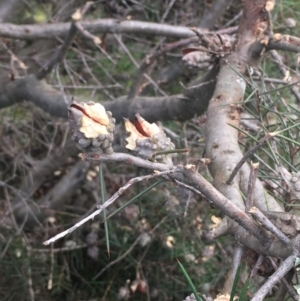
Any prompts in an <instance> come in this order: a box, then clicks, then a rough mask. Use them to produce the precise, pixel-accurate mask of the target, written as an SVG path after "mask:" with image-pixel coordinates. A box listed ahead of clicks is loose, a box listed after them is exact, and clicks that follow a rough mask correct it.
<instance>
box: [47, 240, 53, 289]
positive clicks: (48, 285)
mask: <svg viewBox="0 0 300 301" xmlns="http://www.w3.org/2000/svg"><path fill="white" fill-rule="evenodd" d="M53 272H54V252H53V244H51V246H50V271H49V277H48V284H47V290H49V291H50V290H52V288H53Z"/></svg>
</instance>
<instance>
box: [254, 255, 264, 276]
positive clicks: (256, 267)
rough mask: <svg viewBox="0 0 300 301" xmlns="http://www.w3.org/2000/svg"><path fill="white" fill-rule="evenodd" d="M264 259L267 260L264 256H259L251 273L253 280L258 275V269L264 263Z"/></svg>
mask: <svg viewBox="0 0 300 301" xmlns="http://www.w3.org/2000/svg"><path fill="white" fill-rule="evenodd" d="M264 259H265V256H264V255H262V254H260V255H259V256H258V259H257V260H256V263H255V265H254V267H253V269H252V271H251V273H250V278H253V277H254V276H255V275H256V274H257V272H258V269H259V267H260V265H261V264H262V263H263V261H264Z"/></svg>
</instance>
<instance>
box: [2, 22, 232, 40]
mask: <svg viewBox="0 0 300 301" xmlns="http://www.w3.org/2000/svg"><path fill="white" fill-rule="evenodd" d="M81 23H82V26H83V27H84V29H86V30H88V31H92V32H93V33H95V34H99V33H127V34H141V35H142V36H145V35H155V36H163V37H171V38H176V39H182V38H188V37H191V36H194V33H193V32H191V30H190V29H189V28H188V27H186V26H178V25H169V24H159V23H157V22H155V23H154V22H143V21H133V20H124V21H121V22H120V20H117V19H97V20H92V21H83V22H81ZM69 28H70V23H54V24H43V25H42V26H41V24H34V25H15V24H11V23H0V37H6V38H11V39H21V40H37V39H57V37H63V36H65V35H66V34H67V33H68V31H69ZM237 29H238V27H237V26H233V27H229V28H224V29H220V30H218V31H216V32H214V33H219V34H233V33H236V31H237Z"/></svg>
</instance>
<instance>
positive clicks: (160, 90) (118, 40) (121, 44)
mask: <svg viewBox="0 0 300 301" xmlns="http://www.w3.org/2000/svg"><path fill="white" fill-rule="evenodd" d="M114 37H115V39H116V40H117V42H118V43H119V44H120V46H121V47H122V48H123V50H124V51H125V53H126V54H127V55H128V57H129V58H130V60H131V62H132V63H133V64H134V65H135V67H136V68H138V69H139V68H140V65H139V64H138V62H137V61H136V60H135V58H134V57H133V56H132V55H131V53H130V51H129V49H128V48H127V47H126V45H125V44H124V43H123V41H122V40H121V39H120V37H119V35H117V34H114ZM142 76H143V77H145V78H146V79H147V80H148V81H149V82H150V83H151V84H152V85H153V86H154V87H155V89H157V91H159V92H160V93H161V95H163V96H167V94H166V93H165V92H164V91H163V90H162V89H161V88H160V87H159V85H158V84H157V83H156V82H155V81H154V80H153V79H152V78H151V77H150V76H149V75H148V74H145V73H143V74H142ZM127 99H131V98H129V97H127Z"/></svg>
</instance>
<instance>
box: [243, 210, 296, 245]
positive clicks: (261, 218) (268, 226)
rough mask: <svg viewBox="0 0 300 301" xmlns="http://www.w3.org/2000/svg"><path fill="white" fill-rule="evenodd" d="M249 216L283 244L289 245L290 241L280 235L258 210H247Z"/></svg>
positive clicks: (283, 235) (282, 234)
mask: <svg viewBox="0 0 300 301" xmlns="http://www.w3.org/2000/svg"><path fill="white" fill-rule="evenodd" d="M249 214H250V215H251V216H252V217H253V218H254V219H256V220H258V221H259V222H260V223H261V224H262V226H263V227H264V228H265V229H266V230H269V231H270V232H272V233H273V234H274V235H275V236H276V237H277V238H278V239H279V240H281V241H282V242H283V243H285V244H287V245H288V244H290V242H291V240H290V239H289V238H288V237H287V236H286V235H285V234H284V233H282V232H281V231H280V230H279V229H278V228H277V227H276V226H275V225H274V224H273V223H272V222H271V221H270V220H269V219H268V218H267V217H266V216H265V215H264V214H263V213H262V212H261V211H260V210H259V209H258V208H256V207H252V208H251V209H250V210H249Z"/></svg>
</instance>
